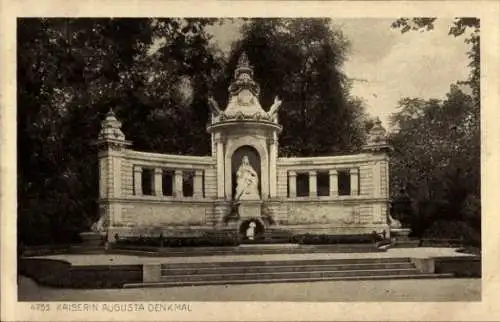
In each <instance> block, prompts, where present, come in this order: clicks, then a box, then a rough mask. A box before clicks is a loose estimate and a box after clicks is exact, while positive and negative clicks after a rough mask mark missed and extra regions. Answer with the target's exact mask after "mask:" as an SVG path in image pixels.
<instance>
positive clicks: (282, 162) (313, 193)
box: [277, 154, 388, 200]
mask: <svg viewBox="0 0 500 322" xmlns="http://www.w3.org/2000/svg"><path fill="white" fill-rule="evenodd" d="M387 167H388V160H387V159H386V157H385V156H380V155H372V154H358V155H348V156H334V157H318V158H280V159H279V160H278V164H277V173H279V174H280V176H278V178H277V179H278V191H279V197H281V198H287V199H297V200H301V199H345V198H376V199H377V198H386V197H388V188H387V187H386V186H387V182H388V179H387V178H386V176H387V173H388V171H387ZM283 176H285V178H282V177H283Z"/></svg>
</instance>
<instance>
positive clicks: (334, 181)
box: [328, 169, 339, 197]
mask: <svg viewBox="0 0 500 322" xmlns="http://www.w3.org/2000/svg"><path fill="white" fill-rule="evenodd" d="M328 173H329V174H330V197H338V195H339V180H338V175H337V169H333V170H330V171H329V172H328Z"/></svg>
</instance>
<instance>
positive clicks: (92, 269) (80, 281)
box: [19, 258, 142, 288]
mask: <svg viewBox="0 0 500 322" xmlns="http://www.w3.org/2000/svg"><path fill="white" fill-rule="evenodd" d="M19 266H20V267H19V271H20V274H21V275H24V276H27V277H30V278H32V279H34V280H35V281H36V282H37V283H39V284H41V285H47V286H52V287H61V288H121V287H122V286H123V284H126V283H137V282H141V281H142V265H109V266H106V265H105V266H77V267H71V264H70V263H68V262H65V261H61V260H53V259H41V258H23V259H21V260H20V265H19Z"/></svg>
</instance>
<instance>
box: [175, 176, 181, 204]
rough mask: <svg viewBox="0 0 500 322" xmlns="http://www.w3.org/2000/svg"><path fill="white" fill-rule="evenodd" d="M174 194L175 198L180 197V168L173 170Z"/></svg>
mask: <svg viewBox="0 0 500 322" xmlns="http://www.w3.org/2000/svg"><path fill="white" fill-rule="evenodd" d="M174 195H175V197H176V198H182V170H175V174H174Z"/></svg>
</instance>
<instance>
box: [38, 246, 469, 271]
mask: <svg viewBox="0 0 500 322" xmlns="http://www.w3.org/2000/svg"><path fill="white" fill-rule="evenodd" d="M244 247H248V246H244ZM289 247H290V246H289ZM464 256H471V255H469V254H463V253H458V252H456V251H455V249H454V248H438V247H418V248H391V249H388V250H387V251H386V252H376V253H373V252H372V253H317V254H263V255H216V256H212V255H208V256H182V257H147V256H134V255H113V254H82V255H78V254H58V255H47V256H36V257H30V258H45V259H55V260H63V261H67V262H69V263H71V264H72V265H73V266H86V265H140V264H174V263H207V262H212V263H214V262H249V261H279V260H283V261H287V260H315V259H352V258H398V257H400V258H408V257H410V258H435V257H464Z"/></svg>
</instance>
